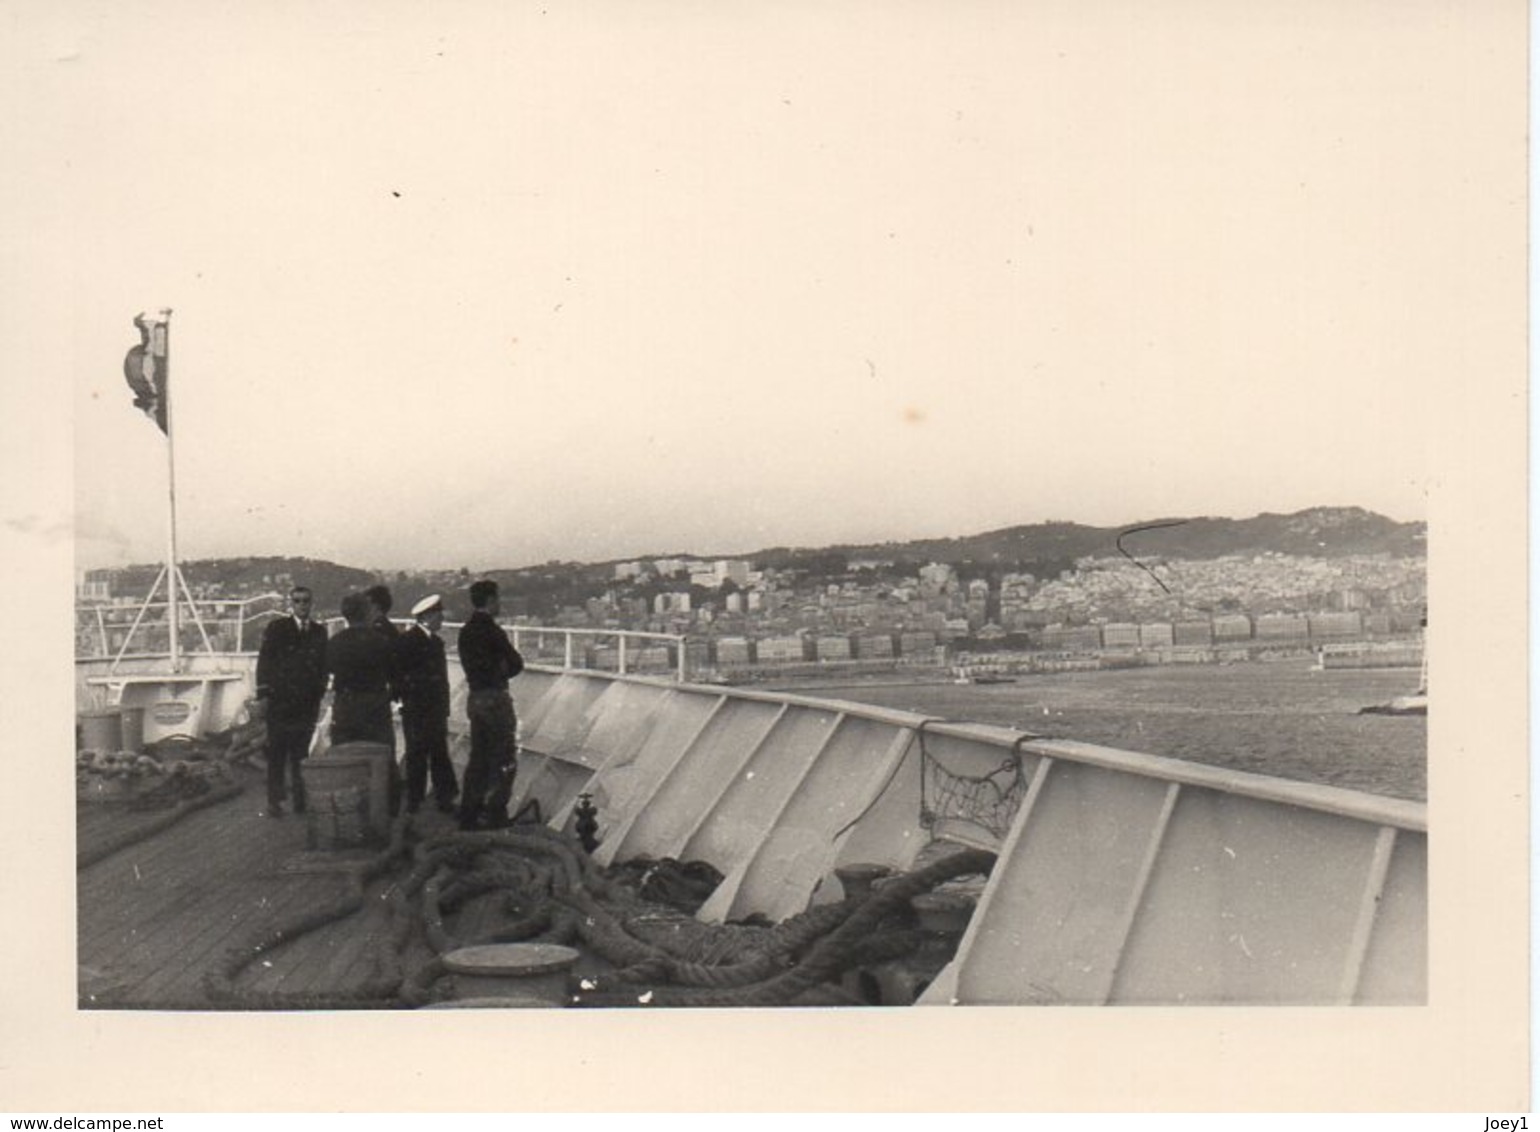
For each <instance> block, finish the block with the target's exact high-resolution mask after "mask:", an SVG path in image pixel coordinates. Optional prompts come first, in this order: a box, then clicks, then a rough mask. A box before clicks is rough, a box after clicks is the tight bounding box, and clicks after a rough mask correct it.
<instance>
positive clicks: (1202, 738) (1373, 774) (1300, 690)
mask: <svg viewBox="0 0 1540 1132" xmlns="http://www.w3.org/2000/svg"><path fill="white" fill-rule="evenodd" d="M1417 681H1418V673H1417V671H1416V670H1415V669H1337V670H1328V671H1313V670H1312V668H1311V664H1310V661H1309V660H1305V659H1291V660H1280V661H1273V662H1253V663H1246V664H1232V665H1212V664H1209V665H1162V666H1150V667H1145V668H1129V669H1108V670H1105V671H1088V672H1063V673H1054V674H1048V675H1023V676H1019V677H1017V678H1016V680H1015V681H1014V682H1013V683H1004V684H962V685H959V684H955V683H951V682H940V681H936V680H930V681H924V680H911V681H907V682H895V681H893V680H891V679H888V680H886V681H884V680H880V679H873V680H871V681H864V682H851V683H838V684H836V683H832V682H816V681H798V682H796V683H795V684H793V683H790V682H788V683H784V684H777V685H775V686H776V687H778V688H782V689H784V690H787V691H793V690H794V691H797V692H800V693H802V694H805V695H822V696H828V697H830V698H833V699H843V700H853V701H855V702H858V703H868V704H876V705H880V706H883V707H891V708H898V709H901V710H905V711H914V712H919V713H921V714H924V715H933V716H938V717H941V718H944V719H952V720H971V721H974V722H979V723H996V724H1003V725H1005V726H1010V727H1017V728H1020V729H1022V730H1026V731H1030V732H1032V733H1033V734H1035V735H1041V736H1044V737H1052V738H1056V739H1078V740H1081V741H1083V742H1087V743H1099V744H1102V745H1104V746H1109V747H1119V748H1122V749H1124V750H1130V751H1143V752H1145V753H1147V754H1152V755H1164V756H1166V757H1168V758H1177V759H1186V760H1188V761H1191V762H1199V763H1206V764H1209V765H1211V766H1220V767H1228V768H1231V769H1235V770H1245V771H1252V772H1255V773H1258V774H1270V775H1276V776H1278V777H1280V778H1290V779H1296V780H1299V781H1305V782H1317V783H1322V784H1325V785H1330V786H1341V787H1345V788H1348V789H1353V790H1363V791H1367V792H1369V793H1373V794H1383V795H1386V796H1389V797H1394V798H1407V799H1412V800H1415V801H1425V800H1426V799H1427V779H1428V770H1427V745H1428V727H1427V723H1428V721H1427V719H1426V718H1425V717H1420V716H1384V715H1360V714H1359V709H1361V708H1364V707H1368V706H1370V705H1373V704H1384V703H1387V702H1389V701H1390V700H1391V699H1393V698H1394V697H1396V696H1399V695H1406V694H1408V693H1410V692H1412V691H1414V690H1415V689H1416V685H1417Z"/></svg>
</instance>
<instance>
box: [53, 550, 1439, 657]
mask: <svg viewBox="0 0 1540 1132" xmlns="http://www.w3.org/2000/svg"><path fill="white" fill-rule="evenodd" d="M552 565H553V566H554V565H555V564H552ZM842 566H843V568H842V569H841V570H840V571H839V573H837V574H832V573H831V574H820V573H815V572H814V571H812V570H809V569H776V568H771V567H768V566H767V567H764V568H756V567H755V565H754V564H753V563H752V562H750V561H749V560H747V559H712V560H708V559H697V558H686V557H679V558H663V559H651V560H638V561H631V562H621V563H618V564H616V565H615V566H614V567H613V571H612V573H611V575H610V576H608V577H605V576H603V575H602V574H598V573H596V572H595V571H594V568H591V567H590V568H581V569H584V570H586V571H587V572H586V574H584V573H579V572H578V571H579V569H580V568H576V567H573V568H570V569H571V570H572V571H573V573H572V574H571V576H570V577H563V576H561V575H560V574H559V573H558V572H554V571H553V572H548V573H547V574H544V575H541V576H540V577H541V580H542V583H543V584H551V583H553V581H554V582H559V583H560V584H562V585H563V586H564V588H563V589H562V590H561V591H560V592H561V593H562V594H564V595H565V597H564V599H563V600H562V601H561V602H560V603H559V604H557V605H556V606H555V607H554V609H552V610H551V611H549V612H543V613H541V614H540V615H526V616H520V615H518V608H519V606H518V604H517V603H516V601H510V600H509V597H510V596H515V595H516V594H517V589H518V584H517V582H514V583H506V584H505V591H504V592H505V601H504V606H505V613H510V615H509V616H505V621H506V622H507V623H508V624H510V625H511V626H516V625H525V626H528V625H546V626H552V627H557V628H571V629H584V630H589V631H598V632H601V633H602V632H603V631H605V630H611V631H613V630H629V631H642V632H653V633H664V634H671V635H675V636H681V637H684V638H685V639H686V642H687V644H686V646H685V647H686V649H687V651H688V653H689V657H688V662H689V666H690V667H691V668H692V669H695V670H699V669H702V668H713V667H714V668H724V669H731V668H735V667H743V666H749V667H752V666H763V665H788V664H798V663H809V664H828V663H848V662H876V663H887V664H895V663H896V664H909V663H917V664H921V663H922V664H930V663H945V661H946V657H947V653H948V652H949V651H950V652H952V653H962V652H968V651H988V650H999V649H1006V650H1011V649H1016V650H1043V651H1047V652H1063V653H1066V654H1074V653H1077V652H1085V651H1102V652H1105V653H1119V652H1128V651H1141V650H1142V651H1145V652H1150V651H1153V650H1162V649H1177V650H1181V649H1190V648H1199V649H1201V648H1208V647H1222V646H1226V645H1236V644H1246V643H1251V642H1256V643H1261V644H1278V645H1285V644H1288V645H1300V644H1310V643H1316V642H1324V641H1332V642H1338V641H1351V640H1375V639H1379V638H1393V637H1396V636H1406V635H1411V634H1415V632H1416V631H1417V628H1418V626H1419V624H1420V623H1421V620H1422V616H1423V610H1424V609H1425V604H1426V599H1427V598H1426V574H1425V570H1426V563H1425V560H1424V559H1422V558H1411V557H1404V558H1403V557H1394V556H1390V555H1362V556H1356V557H1355V556H1347V557H1339V558H1305V557H1300V556H1293V555H1284V554H1276V553H1268V554H1260V555H1249V556H1240V555H1232V556H1227V557H1222V558H1213V559H1202V560H1172V561H1156V560H1142V561H1141V562H1140V563H1139V564H1135V563H1133V562H1130V561H1129V560H1127V559H1124V558H1086V559H1081V560H1079V561H1077V562H1076V563H1074V566H1073V568H1071V569H1066V570H1063V571H1061V572H1059V573H1057V574H1056V575H1055V576H1053V577H1042V578H1040V577H1037V576H1035V575H1034V574H1032V573H1028V572H1022V571H981V570H970V569H969V568H966V567H965V568H964V570H963V571H959V569H958V568H957V567H954V566H951V565H948V564H945V563H928V564H926V565H923V566H918V567H911V568H904V567H900V566H898V565H896V564H895V563H893V562H891V561H884V560H875V559H874V560H870V561H868V560H851V561H848V562H843V563H842ZM911 571H912V572H911ZM460 573H463V572H460ZM970 573H971V574H972V576H969V574H970ZM263 581H264V583H266V585H267V588H268V589H269V590H271V589H278V590H279V591H280V592H281V591H282V588H284V587H286V586H287V584H288V582H289V581H290V579H289V578H287V577H277V576H274V577H272V578H264V579H263ZM463 581H464V579H463V578H462V577H461V576H460V574H457V573H446V574H444V576H443V577H442V578H440V577H438V576H430V575H417V576H414V577H413V579H412V583H413V586H414V587H420V586H422V585H430V586H431V585H433V584H434V583H441V589H442V590H443V591H448V592H453V590H454V587H455V586H457V585H460V584H461V583H463ZM206 589H207V588H206ZM217 589H218V587H214V588H213V589H209V590H208V592H201V593H197V594H195V596H197V597H200V598H202V599H203V602H204V603H206V604H204V605H203V609H204V611H205V619H206V621H208V622H209V630H208V631H209V632H210V634H211V636H213V637H215V638H216V639H214V640H213V642H212V643H213V644H214V645H215V647H216V649H217V648H235V647H238V646H239V645H240V644H242V643H245V642H242V641H241V639H240V638H241V629H240V627H239V621H240V617H241V612H240V607H239V606H238V604H237V603H238V600H239V599H238V598H237V597H235V596H233V595H225V594H223V593H221V592H215V591H217ZM80 596H81V598H82V600H83V602H85V603H87V605H88V606H89V607H91V608H93V609H94V616H91V617H84V618H78V619H77V637H78V638H79V639H78V640H77V645H80V644H82V643H83V642H86V641H87V640H88V639H89V643H91V644H92V645H93V647H92V649H91V651H98V650H100V649H103V648H105V649H106V650H107V651H115V650H116V648H117V647H119V644H120V642H121V640H122V639H123V636H124V634H126V632H127V630H128V628H129V625H130V623H131V621H132V618H133V607H134V606H136V605H137V603H138V601H139V600H142V598H135V597H121V596H120V597H113V596H112V594H111V586H110V580H109V579H108V578H107V577H106V576H104V575H103V573H102V572H93V573H91V574H88V575H86V576H85V577H84V578H83V579H82V581H81V583H80ZM579 599H580V600H579ZM510 607H512V609H511V611H510ZM247 612H248V613H249V612H250V611H249V610H248V611H247ZM598 651H599V652H602V651H603V647H602V646H601V647H599V649H598ZM635 659H636V660H637V661H638V662H641V663H643V666H644V667H645V662H646V661H648V660H651V661H655V662H656V663H657V664H659V665H671V664H672V663H673V662H674V659H673V658H670V657H668V656H665V655H664V654H663V652H662V651H661V650H660V651H659V652H658V654H657V655H656V656H652V655H650V654H649V653H647V652H645V651H642V652H638V653H637V654H636V656H635ZM603 660H604V658H603V657H599V658H598V661H599V663H601V664H602V663H603Z"/></svg>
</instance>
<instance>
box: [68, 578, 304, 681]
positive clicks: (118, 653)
mask: <svg viewBox="0 0 1540 1132" xmlns="http://www.w3.org/2000/svg"><path fill="white" fill-rule="evenodd" d="M177 605H178V610H179V612H185V613H186V614H188V615H190V616H188V617H187V618H186V620H184V621H183V622H182V624H181V626H180V639H179V641H178V645H179V647H180V649H181V651H183V652H185V653H188V654H192V655H207V656H219V655H225V654H230V653H235V654H240V653H246V652H251V651H254V650H253V649H252V647H251V646H252V645H253V644H254V643H255V642H256V641H257V640H259V639H260V638H261V628H262V626H263V625H264V624H266V622H267V621H269V620H271V619H272V618H274V617H279V616H282V615H283V613H284V609H285V602H284V597H283V595H282V594H277V593H266V594H259V595H257V596H256V597H248V598H207V597H204V598H181V599H179V600H178V602H177ZM169 657H170V604H169V603H168V602H165V601H139V602H134V603H132V604H106V603H92V604H86V605H77V606H76V607H75V659H76V660H77V661H93V662H94V661H101V660H107V661H109V662H110V663H109V665H108V668H107V672H108V674H109V675H110V674H112V673H114V672H116V671H117V670H118V666H119V665H121V664H122V663H123V662H124V661H129V660H132V661H140V660H159V659H162V658H166V659H169Z"/></svg>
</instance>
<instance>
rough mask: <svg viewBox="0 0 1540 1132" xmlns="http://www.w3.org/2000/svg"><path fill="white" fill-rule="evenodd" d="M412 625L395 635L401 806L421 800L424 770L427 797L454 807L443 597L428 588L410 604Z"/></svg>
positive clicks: (411, 809) (409, 808)
mask: <svg viewBox="0 0 1540 1132" xmlns="http://www.w3.org/2000/svg"><path fill="white" fill-rule="evenodd" d="M412 617H413V618H414V622H413V624H412V627H411V628H409V629H408V630H406V632H404V633H401V634H400V635H399V636H398V637H397V638H396V678H397V689H398V690H399V692H400V694H401V730H402V731H403V732H404V733H405V735H406V760H405V761H406V812H407V813H409V814H415V813H416V812H417V811H418V809H419V808H420V807H421V806H422V800H423V795H424V793H425V792H426V788H427V784H428V776H429V774H430V772H431V774H432V777H433V801H434V803H435V804H436V805H437V806H438V808H439V810H440V811H441V812H443V813H446V814H448V813H453V812H454V800H455V793H456V791H457V787H456V785H455V768H454V765H453V764H452V763H450V761H449V664H448V661H447V660H445V658H444V641H443V638H441V637H440V636H439V635H438V632H439V629H440V628H442V627H443V624H444V603H443V601H441V600H440V598H439V595H438V594H429V595H428V596H427V597H425V598H423V599H422V600H421V601H419V602H418V603H417V604H416V605H414V606H412Z"/></svg>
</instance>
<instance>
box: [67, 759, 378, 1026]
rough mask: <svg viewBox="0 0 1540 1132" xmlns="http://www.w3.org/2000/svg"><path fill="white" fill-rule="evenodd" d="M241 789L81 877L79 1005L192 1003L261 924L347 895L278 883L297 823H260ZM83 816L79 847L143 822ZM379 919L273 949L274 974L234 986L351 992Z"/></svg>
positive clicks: (250, 794)
mask: <svg viewBox="0 0 1540 1132" xmlns="http://www.w3.org/2000/svg"><path fill="white" fill-rule="evenodd" d="M238 777H240V778H241V780H242V781H243V783H244V785H245V787H246V789H245V791H244V792H243V793H242V794H240V795H238V796H237V797H236V798H233V799H230V800H228V801H226V802H222V803H218V804H216V805H213V806H210V807H208V808H207V809H203V810H198V811H195V812H193V813H191V814H189V815H187V816H186V817H184V818H182V819H181V820H180V821H178V822H177V823H176V824H175V825H172V826H171V827H169V828H167V829H165V830H162V831H160V832H159V833H156V834H153V835H152V836H151V837H149V838H148V839H146V840H144V841H140V842H136V843H135V844H133V845H131V846H127V847H125V848H124V849H122V850H120V851H119V852H118V853H115V854H113V855H112V856H110V857H107V858H105V859H103V860H102V861H99V862H96V863H95V864H92V865H89V866H87V867H85V868H84V869H81V870H79V872H78V873H77V917H78V919H77V958H78V962H79V968H80V988H81V993H82V1002H83V1003H89V1002H92V1001H95V1002H96V1003H97V1004H99V1005H101V1006H113V1007H129V1008H133V1007H139V1008H150V1009H153V1008H156V1007H158V1006H171V1007H186V1006H188V1005H190V1004H194V1003H199V1002H201V1001H203V1000H204V999H203V990H202V982H203V977H204V974H205V972H206V971H208V970H209V969H210V968H211V967H212V966H213V965H214V964H215V963H216V962H217V961H218V960H219V959H220V958H221V957H222V956H223V955H224V954H225V952H226V951H227V949H228V948H230V947H232V946H236V945H238V944H240V943H242V942H243V941H245V940H246V939H248V938H249V937H250V934H251V933H252V931H253V930H254V929H256V928H257V927H258V925H259V924H264V923H271V924H274V925H276V924H277V923H279V922H281V921H282V920H284V919H288V918H290V917H291V916H293V915H296V914H300V913H302V912H303V911H304V910H305V909H306V908H308V907H316V906H319V905H321V904H324V903H328V902H330V901H332V900H334V899H336V898H337V897H338V896H340V895H341V894H343V893H345V892H346V891H347V885H348V883H349V882H348V881H347V880H346V878H345V877H342V876H339V875H336V874H325V873H320V874H307V873H285V872H282V871H281V870H282V867H283V865H284V864H285V862H287V861H289V860H291V859H293V858H295V857H296V856H297V855H298V854H299V853H300V852H301V851H302V850H303V848H304V842H305V832H304V829H305V827H304V823H303V821H301V820H296V819H295V818H293V817H289V818H285V819H284V820H282V821H273V820H271V819H268V818H265V817H262V816H261V814H260V807H261V798H262V784H261V776H260V774H255V773H251V772H245V773H240V774H239V775H238ZM114 809H117V808H116V807H114ZM79 810H80V813H79V814H78V818H77V832H78V833H79V834H80V836H81V839H82V840H81V841H80V844H81V845H82V846H89V845H90V844H92V843H96V844H99V843H101V840H102V839H104V838H107V837H110V836H113V835H114V834H115V832H116V831H117V830H121V829H123V828H127V827H129V826H132V825H138V824H143V822H144V821H146V820H149V819H140V818H139V815H130V814H128V813H125V812H121V811H120V812H119V813H117V814H112V813H110V812H108V811H107V809H106V808H105V807H101V806H99V805H95V804H93V805H90V806H84V805H83V806H81V807H79ZM136 865H137V866H138V868H137V872H136V871H135V866H136ZM380 903H381V905H382V906H383V901H381V902H380ZM382 912H383V907H382V909H381V912H373V910H369V911H361V912H360V913H357V914H355V915H354V916H352V917H349V918H348V919H346V920H344V921H341V922H339V923H337V924H334V925H328V926H327V927H326V928H324V929H321V930H319V931H317V932H315V933H310V934H307V935H306V936H303V937H301V938H300V939H298V940H296V941H294V943H293V944H292V945H288V946H285V947H280V948H277V949H275V950H274V951H273V952H272V954H271V955H268V956H264V958H265V959H267V960H268V961H270V962H271V963H272V964H273V966H272V967H271V968H259V969H258V970H257V972H256V974H255V975H253V974H252V971H251V969H250V968H248V969H247V970H246V971H245V972H243V973H242V976H241V977H240V979H239V980H238V982H239V985H240V986H242V987H243V988H245V987H261V986H265V985H268V984H271V985H273V986H275V987H276V986H282V987H284V989H286V990H287V989H291V988H292V989H296V990H300V991H308V992H324V991H328V990H336V989H339V988H340V987H342V986H346V985H349V984H348V983H347V982H346V981H343V980H346V979H347V976H348V973H349V972H351V971H353V970H354V969H360V968H361V969H363V970H365V971H367V972H369V973H372V971H373V969H374V967H373V962H374V960H373V958H372V956H373V954H374V953H375V946H376V942H377V940H376V937H375V934H374V932H373V931H372V930H371V931H359V930H358V929H359V923H360V918H361V917H364V916H369V915H370V914H371V913H372V914H373V916H374V917H375V918H376V919H377V920H378V923H379V925H380V927H381V930H384V926H385V925H386V924H387V923H388V921H387V920H385V918H384V917H383V915H382V914H381V913H382ZM371 926H372V925H371ZM385 938H386V939H388V936H387V937H385ZM260 962H261V960H258V963H260ZM360 978H362V976H360ZM333 980H337V981H333ZM93 993H94V994H96V995H97V997H96V998H95V999H94V1000H93V999H92V998H91V997H90V996H91V995H92V994H93ZM209 1005H210V1008H213V1004H212V1003H211V1004H209Z"/></svg>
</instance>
